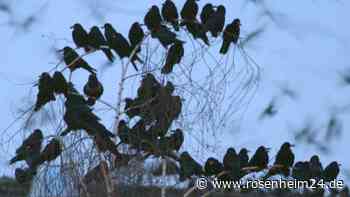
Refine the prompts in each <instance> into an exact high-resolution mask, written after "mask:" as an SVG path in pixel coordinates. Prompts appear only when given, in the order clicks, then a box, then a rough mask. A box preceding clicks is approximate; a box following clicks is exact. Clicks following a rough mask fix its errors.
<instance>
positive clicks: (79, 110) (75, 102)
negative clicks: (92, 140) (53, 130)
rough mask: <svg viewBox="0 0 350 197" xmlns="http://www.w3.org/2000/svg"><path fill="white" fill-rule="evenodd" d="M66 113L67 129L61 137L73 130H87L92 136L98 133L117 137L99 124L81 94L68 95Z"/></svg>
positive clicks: (64, 117)
mask: <svg viewBox="0 0 350 197" xmlns="http://www.w3.org/2000/svg"><path fill="white" fill-rule="evenodd" d="M65 106H66V112H65V114H64V116H63V119H64V121H65V123H66V124H67V128H66V129H65V130H64V131H63V132H62V133H61V136H65V135H67V134H68V133H69V132H70V131H72V130H74V131H75V130H81V129H82V130H85V131H86V132H87V133H88V134H89V135H90V136H95V135H97V133H106V135H108V136H109V137H115V135H114V134H113V133H111V132H110V131H109V130H108V129H107V128H106V127H105V126H104V125H103V124H101V123H100V122H99V120H100V118H99V117H97V116H96V115H95V114H94V113H93V112H92V109H91V108H90V107H89V106H88V105H87V103H86V101H85V99H84V97H83V96H82V95H80V94H79V93H76V92H72V93H69V94H68V95H67V100H66V102H65Z"/></svg>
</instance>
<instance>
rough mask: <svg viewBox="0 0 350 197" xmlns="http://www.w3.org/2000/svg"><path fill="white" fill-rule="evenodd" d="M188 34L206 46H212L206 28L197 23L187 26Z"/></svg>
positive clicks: (189, 23) (190, 23)
mask: <svg viewBox="0 0 350 197" xmlns="http://www.w3.org/2000/svg"><path fill="white" fill-rule="evenodd" d="M186 28H187V30H188V32H189V33H190V34H191V35H192V36H193V38H194V39H198V38H199V39H201V40H202V41H203V42H204V43H205V44H206V45H208V46H209V45H210V43H209V39H208V36H207V34H206V32H205V31H204V26H203V25H202V24H201V23H197V22H188V23H187V24H186Z"/></svg>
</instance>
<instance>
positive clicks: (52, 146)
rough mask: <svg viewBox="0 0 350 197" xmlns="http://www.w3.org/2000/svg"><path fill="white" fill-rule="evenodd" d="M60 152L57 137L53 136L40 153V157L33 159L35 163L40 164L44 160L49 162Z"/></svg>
mask: <svg viewBox="0 0 350 197" xmlns="http://www.w3.org/2000/svg"><path fill="white" fill-rule="evenodd" d="M61 153H62V144H61V142H60V141H59V140H58V139H55V138H53V139H52V140H51V141H50V142H49V143H48V144H47V145H46V146H45V148H44V150H43V151H42V152H41V153H40V157H39V158H38V160H36V161H35V164H36V165H41V164H43V163H44V162H45V161H47V162H51V161H53V160H55V159H56V158H57V157H58V156H60V154H61Z"/></svg>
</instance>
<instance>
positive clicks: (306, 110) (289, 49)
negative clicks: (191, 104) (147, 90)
mask: <svg viewBox="0 0 350 197" xmlns="http://www.w3.org/2000/svg"><path fill="white" fill-rule="evenodd" d="M83 2H88V3H87V5H84V4H83ZM207 2H209V1H206V0H201V1H200V2H199V4H200V5H201V6H202V5H204V4H205V3H207ZM210 2H212V3H213V4H219V3H221V4H224V5H225V6H226V10H227V18H228V19H227V21H231V20H232V19H233V18H237V17H239V18H240V19H241V22H242V27H241V28H242V34H243V35H242V36H244V35H246V34H248V33H249V32H251V31H254V30H255V29H256V28H258V27H261V26H263V25H265V26H266V29H265V31H264V33H263V34H262V35H261V36H260V37H259V38H258V39H257V40H254V41H252V42H251V43H250V44H249V45H247V47H246V51H247V52H248V53H249V55H250V56H252V57H253V58H254V59H255V61H256V62H258V64H259V65H260V66H261V68H262V69H261V77H262V78H261V81H260V85H259V89H258V91H257V93H256V95H255V97H254V99H253V101H252V102H251V104H250V105H249V107H248V109H247V111H246V113H245V114H244V116H243V119H241V120H240V121H241V122H239V125H240V127H237V128H239V130H238V131H232V130H229V129H228V130H227V131H224V132H221V133H220V135H218V136H217V138H216V139H215V142H218V141H219V142H220V145H219V146H218V148H217V149H216V150H215V151H211V150H205V149H203V148H201V149H202V151H201V153H198V152H197V153H195V151H194V150H197V149H196V148H194V147H193V146H195V145H196V144H195V143H193V141H192V140H191V139H190V138H191V137H190V135H187V136H189V138H188V139H186V142H185V148H184V149H186V147H188V148H189V149H190V150H193V151H194V154H195V155H196V158H197V159H198V160H200V161H204V159H205V158H207V157H208V156H215V157H218V158H221V157H222V156H223V154H224V151H225V149H226V148H227V147H228V146H234V147H236V148H241V147H243V146H245V147H248V148H249V149H250V150H255V149H256V147H257V146H259V145H261V144H265V145H267V146H269V147H272V148H273V149H272V151H271V152H272V154H275V153H276V151H277V150H278V148H279V146H280V145H281V144H282V143H283V142H284V141H292V142H293V141H294V138H293V134H292V133H291V131H292V130H293V129H298V128H301V127H302V126H303V123H304V122H305V120H306V119H312V120H314V123H315V124H316V127H322V126H324V125H325V124H326V123H327V121H328V119H329V115H330V112H331V109H333V108H334V107H340V106H343V105H346V104H349V103H350V101H349V100H348V99H347V98H348V97H349V96H350V94H349V93H348V91H349V90H350V89H349V87H341V86H339V81H338V78H337V77H338V72H340V71H343V70H344V69H346V68H349V67H350V65H349V63H348V62H349V61H348V57H349V55H348V51H349V46H350V26H349V25H347V24H348V19H349V18H350V16H349V12H348V11H349V10H350V2H348V1H342V0H339V1H335V0H322V1H321V0H308V1H305V0H293V1H272V0H265V1H264V2H265V6H266V8H267V9H268V10H269V11H270V12H272V13H274V14H275V16H276V18H272V19H273V20H271V18H269V17H267V16H266V15H263V10H262V8H261V7H257V6H256V5H254V4H252V3H243V0H240V1H232V0H220V1H219V0H213V1H210ZM183 3H184V1H183V0H181V1H176V4H177V5H179V7H180V6H182V5H183ZM152 4H157V5H160V4H161V1H154V0H153V1H136V0H133V1H122V0H117V1H115V0H113V1H112V0H103V1H97V0H96V1H92V0H89V1H83V0H80V1H79V0H76V1H68V0H62V1H49V0H38V1H35V2H33V1H31V2H29V1H23V0H22V1H20V0H15V1H13V2H11V3H10V5H11V6H12V7H13V8H14V12H13V14H12V17H11V18H9V17H8V16H7V15H6V14H4V13H1V12H0V24H2V25H1V26H0V35H1V37H0V43H1V45H2V47H1V48H0V59H1V63H0V67H1V71H0V84H1V88H2V91H1V92H0V96H1V98H2V99H1V109H2V110H1V112H0V114H1V120H0V130H3V129H5V128H7V127H8V125H9V124H10V123H11V122H12V121H13V120H14V118H15V115H16V114H15V113H14V112H15V111H16V109H17V107H18V106H21V105H23V100H22V99H23V98H25V97H26V96H27V95H28V94H29V93H30V91H34V90H35V89H34V88H32V87H31V85H28V83H30V82H33V81H34V80H36V79H37V76H39V74H40V73H41V72H43V71H47V70H49V69H50V68H52V67H53V66H54V65H55V63H57V57H56V56H55V54H54V53H53V50H52V47H58V48H59V47H60V48H62V47H63V46H65V45H71V46H73V43H72V41H71V30H70V29H69V27H70V26H71V25H72V24H74V23H75V22H80V23H82V24H83V25H84V26H86V27H90V26H92V25H99V26H101V25H103V24H104V23H105V22H107V21H108V22H111V23H112V24H113V25H114V26H115V27H116V28H117V29H118V31H120V32H122V33H123V34H124V35H127V32H128V28H129V27H130V25H131V24H132V23H133V22H134V21H140V22H142V21H143V16H144V14H145V12H146V11H147V9H148V8H149V7H150V6H151V5H152ZM33 13H37V17H38V21H37V22H36V23H34V24H33V25H32V26H31V27H29V29H28V31H27V32H23V31H22V30H21V29H19V28H16V27H14V26H12V25H7V21H8V20H11V21H12V19H14V21H15V22H16V21H17V22H20V21H23V20H25V18H26V17H27V16H28V15H29V14H33ZM96 56H98V55H93V57H89V58H88V60H90V61H91V62H93V64H94V65H101V64H103V63H104V62H103V61H101V59H102V58H101V57H100V56H99V58H97V57H96ZM96 67H97V68H99V66H96ZM118 76H119V70H118V68H117V67H116V66H114V67H113V68H111V69H108V72H105V73H103V75H102V76H101V80H102V81H103V82H105V84H110V85H106V87H105V89H106V90H105V94H104V96H103V99H104V100H107V101H110V102H111V103H113V104H114V103H115V99H116V91H115V84H116V82H117V78H118ZM73 79H74V80H76V81H79V82H81V83H80V85H78V87H81V86H82V85H83V82H84V81H85V80H86V73H84V72H80V71H79V72H77V73H76V74H75V75H74V77H73ZM23 84H27V85H23ZM78 84H79V83H78ZM135 84H136V85H137V82H135ZM281 84H288V86H289V87H291V88H292V89H295V90H296V91H297V93H298V95H299V98H298V100H297V101H294V100H290V99H288V98H285V97H283V98H281V99H278V107H279V109H280V110H279V112H278V115H277V116H276V117H274V118H272V119H267V120H265V121H258V117H259V114H260V113H261V111H262V110H263V108H264V107H265V106H266V105H267V104H268V103H269V102H270V101H271V99H272V98H274V97H276V96H277V95H279V94H280V89H279V86H280V85H281ZM134 87H135V86H134ZM34 93H35V92H34ZM278 98H280V97H278ZM104 117H105V119H106V121H105V122H106V123H107V124H109V126H111V125H112V123H111V120H112V118H113V112H110V113H106V114H105V116H104ZM340 118H341V120H342V121H343V123H344V128H345V129H344V131H343V133H342V136H341V137H340V138H337V139H335V140H332V141H328V140H327V145H328V146H332V151H331V152H330V153H329V154H327V155H323V156H322V157H321V160H322V161H323V162H324V163H325V164H328V162H330V161H331V160H337V161H340V162H341V163H342V165H343V166H342V168H343V169H348V168H350V159H349V157H348V156H344V155H345V154H346V152H347V150H348V148H350V147H349V144H348V141H349V139H350V138H349V137H350V134H349V133H347V132H346V131H347V129H348V128H349V126H350V125H348V124H347V122H348V120H349V114H343V115H341V116H340ZM227 124H237V122H235V123H233V122H232V123H231V122H229V123H227ZM16 126H17V127H18V125H15V126H14V127H12V128H11V129H10V130H9V131H8V132H9V133H11V132H12V133H13V132H15V131H16ZM17 129H18V128H17ZM320 132H322V131H321V130H320ZM191 135H194V134H193V133H192V134H191ZM1 138H2V139H1V140H2V141H3V139H7V138H8V135H6V136H1ZM20 138H21V136H17V138H15V139H17V141H18V139H20ZM207 138H208V139H206V140H207V141H208V143H214V141H212V140H210V139H209V136H207ZM15 146H17V145H16V144H13V143H10V144H6V145H3V146H2V147H1V148H0V165H1V166H4V168H1V170H0V175H1V174H12V172H11V171H9V169H10V170H13V169H14V168H13V167H8V166H7V165H6V162H7V161H8V160H9V158H10V157H11V155H13V153H14V147H15ZM203 152H205V154H203ZM220 152H221V154H220ZM295 152H296V157H297V159H308V158H309V157H310V156H311V155H312V154H314V153H320V152H319V150H317V149H315V148H314V147H310V146H307V145H303V144H299V145H298V146H297V147H296V148H295Z"/></svg>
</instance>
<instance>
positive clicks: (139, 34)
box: [128, 22, 145, 53]
mask: <svg viewBox="0 0 350 197" xmlns="http://www.w3.org/2000/svg"><path fill="white" fill-rule="evenodd" d="M144 37H145V33H144V32H143V29H142V28H141V25H140V24H139V23H138V22H135V23H133V24H132V25H131V27H130V30H129V34H128V38H129V41H130V45H131V48H132V50H134V49H135V48H136V47H137V46H138V45H139V44H140V43H141V42H142V40H143V39H144ZM140 51H141V47H139V48H138V49H137V50H136V52H137V53H139V52H140Z"/></svg>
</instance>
